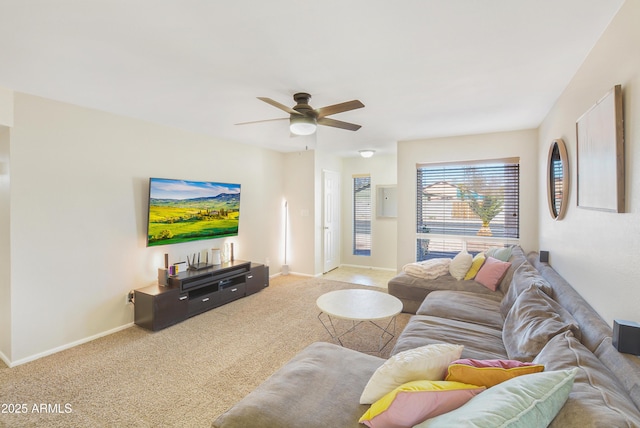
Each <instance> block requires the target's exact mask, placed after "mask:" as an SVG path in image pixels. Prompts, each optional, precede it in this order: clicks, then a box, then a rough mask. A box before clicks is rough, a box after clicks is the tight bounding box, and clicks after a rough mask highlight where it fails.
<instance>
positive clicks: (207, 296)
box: [134, 260, 269, 331]
mask: <svg viewBox="0 0 640 428" xmlns="http://www.w3.org/2000/svg"><path fill="white" fill-rule="evenodd" d="M268 270H269V268H268V267H266V266H264V265H261V264H257V263H251V262H247V261H242V260H235V261H232V262H228V263H223V264H221V265H216V266H212V267H211V268H208V269H201V270H197V271H187V272H180V273H179V274H178V275H176V276H174V277H170V278H169V281H168V285H167V286H162V285H151V286H149V287H145V288H141V289H138V290H134V302H135V315H134V320H135V323H136V324H137V325H139V326H140V327H144V328H146V329H149V330H153V331H157V330H161V329H163V328H166V327H169V326H171V325H173V324H176V323H179V322H180V321H183V320H185V319H187V318H189V317H192V316H194V315H198V314H200V313H202V312H205V311H208V310H209V309H213V308H216V307H218V306H222V305H224V304H226V303H229V302H232V301H234V300H237V299H239V298H241V297H245V296H247V295H250V294H253V293H256V292H258V291H260V290H262V289H263V288H264V287H267V286H268V285H269V271H268Z"/></svg>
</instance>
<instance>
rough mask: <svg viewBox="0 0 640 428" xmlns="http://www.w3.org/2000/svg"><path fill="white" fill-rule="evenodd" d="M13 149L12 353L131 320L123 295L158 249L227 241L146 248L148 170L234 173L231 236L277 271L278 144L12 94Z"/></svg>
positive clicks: (215, 176)
mask: <svg viewBox="0 0 640 428" xmlns="http://www.w3.org/2000/svg"><path fill="white" fill-rule="evenodd" d="M10 150H11V196H10V198H11V200H10V206H11V223H10V232H11V249H10V250H11V275H12V282H11V294H12V296H11V297H12V302H13V303H12V306H11V324H12V331H13V336H12V346H11V348H10V354H11V355H7V357H8V358H10V359H11V360H12V361H13V363H16V364H17V363H20V362H24V361H25V360H28V359H31V358H35V357H37V356H40V355H43V354H46V353H49V352H52V351H55V350H57V349H61V348H64V347H66V346H68V345H70V344H74V343H77V342H80V341H83V340H87V339H88V338H91V337H94V336H96V335H101V334H104V333H106V332H109V331H114V330H116V329H119V328H122V327H123V326H127V325H129V324H130V323H131V322H132V321H133V308H132V306H131V305H128V306H127V305H126V304H125V296H126V294H127V292H128V291H129V290H131V289H134V288H139V287H143V286H146V285H149V284H153V283H155V282H156V278H157V270H156V269H157V267H159V266H161V264H162V254H163V253H165V252H167V253H169V255H170V260H171V261H172V262H173V261H176V260H183V259H184V257H185V255H186V254H188V253H193V252H196V251H199V250H200V249H207V248H212V247H214V246H219V245H221V244H222V243H223V242H224V241H223V240H210V241H200V242H197V243H186V244H178V245H171V246H164V247H152V248H147V247H146V240H145V235H146V226H145V224H146V210H147V198H148V179H149V177H166V178H184V179H192V180H210V181H223V182H231V183H240V184H241V185H242V194H241V218H240V235H239V236H238V237H234V238H229V240H228V241H230V242H234V243H235V244H236V254H235V255H236V257H237V258H238V259H246V260H252V261H256V262H264V261H265V260H266V259H267V258H269V259H270V260H271V264H272V265H273V266H274V268H275V270H279V267H280V265H281V263H282V259H281V251H280V248H279V242H280V239H281V238H280V237H281V236H282V221H281V213H282V206H281V202H282V201H283V200H284V173H283V171H284V156H283V155H282V154H281V153H277V152H274V151H270V150H265V149H260V148H257V147H253V146H248V145H243V144H238V143H229V142H226V141H220V140H216V139H214V138H210V137H205V136H202V135H196V134H192V133H188V132H184V131H180V130H176V129H172V128H168V127H163V126H159V125H155V124H151V123H147V122H142V121H139V120H134V119H129V118H123V117H119V116H115V115H111V114H107V113H104V112H99V111H95V110H90V109H86V108H81V107H77V106H72V105H69V104H65V103H60V102H55V101H51V100H46V99H43V98H38V97H34V96H29V95H25V94H18V93H16V94H15V105H14V127H13V128H12V130H11V139H10ZM3 224H5V223H4V222H3ZM3 271H4V270H3ZM272 273H274V272H272ZM4 349H6V348H4Z"/></svg>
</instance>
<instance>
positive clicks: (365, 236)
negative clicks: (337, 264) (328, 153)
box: [353, 175, 371, 256]
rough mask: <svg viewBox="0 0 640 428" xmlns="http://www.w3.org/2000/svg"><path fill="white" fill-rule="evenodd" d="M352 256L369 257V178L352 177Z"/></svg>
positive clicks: (365, 176)
mask: <svg viewBox="0 0 640 428" xmlns="http://www.w3.org/2000/svg"><path fill="white" fill-rule="evenodd" d="M353 254H354V255H356V256H370V255H371V176H369V175H356V176H353Z"/></svg>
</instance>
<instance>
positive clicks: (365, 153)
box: [358, 149, 376, 158]
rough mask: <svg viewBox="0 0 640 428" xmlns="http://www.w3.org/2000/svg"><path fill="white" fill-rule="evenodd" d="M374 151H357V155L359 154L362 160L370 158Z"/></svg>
mask: <svg viewBox="0 0 640 428" xmlns="http://www.w3.org/2000/svg"><path fill="white" fill-rule="evenodd" d="M375 152H376V151H375V150H371V149H365V150H359V151H358V153H360V156H362V157H363V158H370V157H371V156H373V154H374V153H375Z"/></svg>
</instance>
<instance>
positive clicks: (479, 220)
mask: <svg viewBox="0 0 640 428" xmlns="http://www.w3.org/2000/svg"><path fill="white" fill-rule="evenodd" d="M416 176H417V194H416V209H417V212H416V220H417V222H416V223H417V224H416V261H422V260H427V259H431V258H438V257H454V256H455V255H456V254H457V253H458V252H460V251H461V250H467V251H468V252H469V253H472V254H473V253H477V252H479V251H484V250H486V249H488V248H490V247H496V246H499V247H501V246H504V245H509V244H517V243H518V238H519V218H520V215H519V180H520V168H519V159H507V160H490V161H477V162H465V163H459V164H420V165H418V166H417V174H416Z"/></svg>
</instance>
